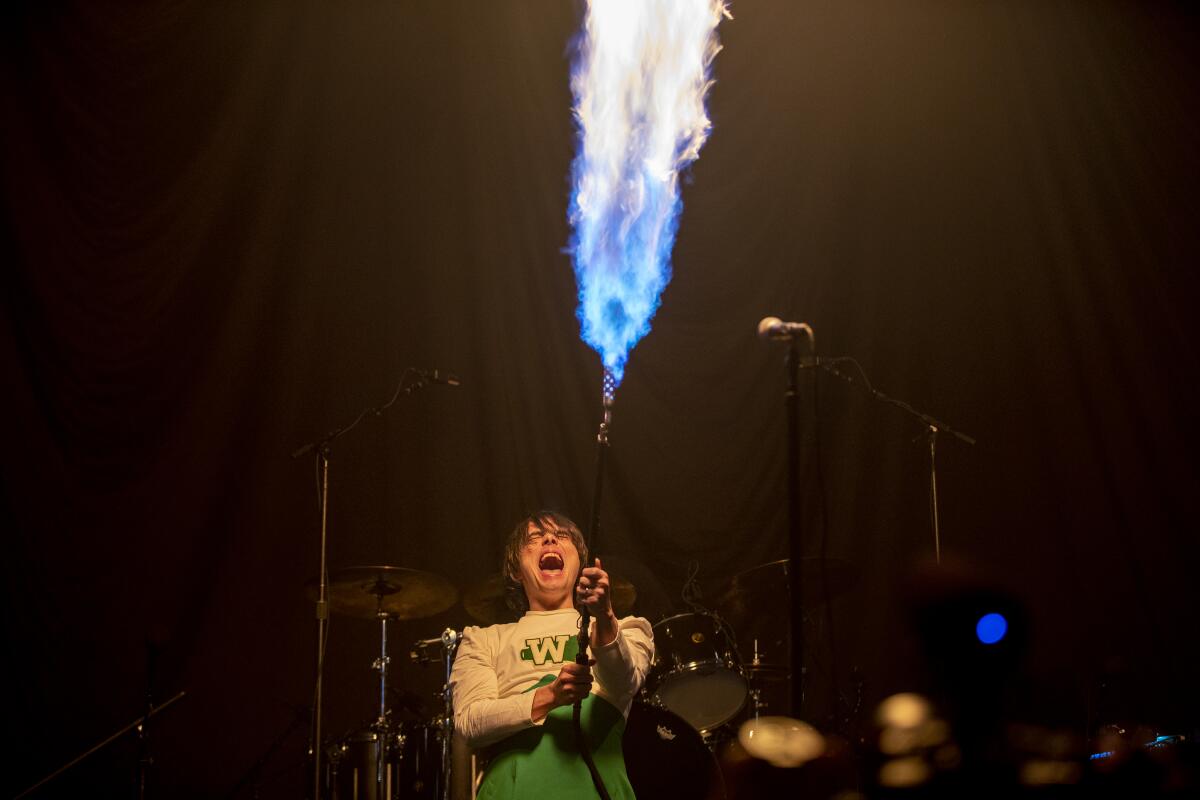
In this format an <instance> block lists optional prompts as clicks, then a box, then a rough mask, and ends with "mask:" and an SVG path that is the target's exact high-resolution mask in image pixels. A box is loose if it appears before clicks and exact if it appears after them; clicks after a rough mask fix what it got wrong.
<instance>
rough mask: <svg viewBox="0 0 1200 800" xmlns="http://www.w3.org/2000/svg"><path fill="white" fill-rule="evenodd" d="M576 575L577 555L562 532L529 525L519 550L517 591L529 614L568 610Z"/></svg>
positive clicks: (556, 529) (564, 532) (572, 545)
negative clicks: (520, 593) (526, 602)
mask: <svg viewBox="0 0 1200 800" xmlns="http://www.w3.org/2000/svg"><path fill="white" fill-rule="evenodd" d="M578 575H579V551H578V550H576V549H575V544H574V543H573V542H572V541H571V537H570V536H569V535H568V534H567V532H566V531H563V530H559V529H558V528H554V527H551V526H547V527H546V528H545V529H544V530H541V531H539V530H538V529H537V528H535V527H533V526H532V525H530V527H529V530H528V531H526V534H525V545H524V547H523V548H522V550H521V575H520V578H519V580H520V582H521V587H522V588H523V589H524V590H525V596H526V597H527V598H528V599H529V609H530V610H531V611H555V610H557V609H560V608H572V607H573V605H574V603H573V602H572V596H571V594H572V591H573V589H574V588H575V579H576V577H577V576H578Z"/></svg>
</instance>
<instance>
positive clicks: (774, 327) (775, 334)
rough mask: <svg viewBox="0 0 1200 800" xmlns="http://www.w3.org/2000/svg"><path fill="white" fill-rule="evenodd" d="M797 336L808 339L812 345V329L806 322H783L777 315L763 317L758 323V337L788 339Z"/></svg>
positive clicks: (775, 339) (778, 339) (774, 339)
mask: <svg viewBox="0 0 1200 800" xmlns="http://www.w3.org/2000/svg"><path fill="white" fill-rule="evenodd" d="M798 336H803V337H806V338H807V339H808V343H809V346H812V345H813V329H812V328H811V327H809V325H808V323H807V322H784V321H783V320H781V319H780V318H779V317H763V318H762V320H761V321H760V322H759V323H758V338H760V339H770V340H772V341H776V342H779V341H784V342H786V341H789V340H791V339H795V338H796V337H798Z"/></svg>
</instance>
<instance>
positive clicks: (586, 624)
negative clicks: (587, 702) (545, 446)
mask: <svg viewBox="0 0 1200 800" xmlns="http://www.w3.org/2000/svg"><path fill="white" fill-rule="evenodd" d="M616 391H617V383H616V379H615V378H614V377H613V374H612V371H611V370H609V369H608V368H605V370H604V380H603V388H602V391H601V397H602V401H601V406H602V408H603V412H602V414H601V417H600V428H599V430H597V432H596V482H595V483H594V484H593V486H592V508H591V513H590V514H589V515H588V528H587V539H586V540H585V542H586V544H587V551H588V558H593V555H592V554H593V553H595V552H596V551H595V546H596V537H597V536H598V534H599V532H600V498H601V496H602V494H603V491H604V467H605V464H606V463H607V455H608V428H609V426H610V425H611V424H612V406H613V396H614V395H615V394H616ZM584 566H587V565H584V564H580V569H582V568H583V567H584ZM572 591H573V590H572ZM591 618H592V615H591V613H589V612H588V610H587V606H584V607H583V608H581V609H580V611H579V652H578V653H577V654H576V656H575V663H576V664H583V665H586V664H587V663H588V645H589V644H590V642H589V634H590V631H589V628H590V627H591V621H592V619H591ZM582 706H583V701H582V700H576V701H575V705H574V706H573V708H572V711H571V724H572V726H573V728H574V730H575V745H576V747H578V749H579V755H580V756H581V757H582V758H583V761H584V763H585V764H586V765H587V768H588V772H589V773H590V774H591V776H592V784H593V785H594V786H595V787H596V793H597V794H598V795H600V798H601V800H609V796H608V790H607V789H606V788H605V786H604V780H603V779H602V778H601V777H600V771H599V770H598V769H596V762H595V761H593V760H592V754H591V752H590V751H589V749H588V744H587V740H586V739H584V736H583V728H582V726H581V723H580V714H581V711H582Z"/></svg>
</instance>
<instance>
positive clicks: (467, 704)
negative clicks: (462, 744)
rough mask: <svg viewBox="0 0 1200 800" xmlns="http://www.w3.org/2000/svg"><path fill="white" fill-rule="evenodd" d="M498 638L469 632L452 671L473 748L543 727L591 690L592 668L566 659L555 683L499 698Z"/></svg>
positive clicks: (461, 725)
mask: <svg viewBox="0 0 1200 800" xmlns="http://www.w3.org/2000/svg"><path fill="white" fill-rule="evenodd" d="M493 640H494V634H492V633H489V631H488V630H487V629H482V628H474V627H469V628H467V629H466V630H464V631H463V640H462V643H461V644H459V646H458V655H457V656H456V657H455V659H454V668H453V669H452V670H451V673H450V691H451V693H452V695H453V698H454V726H455V728H456V729H457V730H459V731H461V732H462V735H463V737H464V738H465V739H466V740H467V744H468V745H470V746H471V747H473V748H479V747H485V746H486V745H489V744H493V743H494V742H498V741H500V740H501V739H504V738H507V737H508V736H511V735H513V734H514V733H517V732H519V731H522V730H524V729H525V728H529V727H531V726H534V725H540V724H541V723H542V722H543V721H545V719H546V715H547V714H549V713H550V712H551V711H552V710H554V709H555V708H557V707H559V706H566V705H571V704H573V703H574V702H575V700H576V699H583V698H584V697H586V696H587V695H588V693H589V692H590V691H591V689H592V673H591V670H590V669H589V668H588V667H586V666H583V665H581V664H575V663H566V664H563V667H562V669H561V670H560V671H559V673H558V677H557V678H555V679H554V681H553V682H552V683H550V684H547V685H546V686H543V687H541V688H540V689H537V690H536V691H533V692H522V693H520V694H516V695H513V696H511V697H503V698H502V697H500V696H499V694H500V692H499V688H498V681H497V678H496V666H495V661H494V657H493V656H492V653H493V652H494V645H495V642H494V641H493Z"/></svg>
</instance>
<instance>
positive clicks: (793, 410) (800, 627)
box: [784, 337, 804, 719]
mask: <svg viewBox="0 0 1200 800" xmlns="http://www.w3.org/2000/svg"><path fill="white" fill-rule="evenodd" d="M785 367H786V370H787V389H786V390H785V392H784V403H785V405H786V406H787V525H788V586H789V587H791V596H790V597H789V600H790V601H791V608H790V611H791V625H792V628H791V666H792V716H793V717H794V718H795V719H801V718H802V709H803V706H804V585H803V581H804V577H803V575H804V570H803V565H804V547H803V538H802V535H801V534H802V531H801V527H802V525H803V523H802V521H801V519H800V348H799V346H798V344H797V342H796V337H793V338H792V339H791V340H789V342H788V351H787V357H786V359H785Z"/></svg>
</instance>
